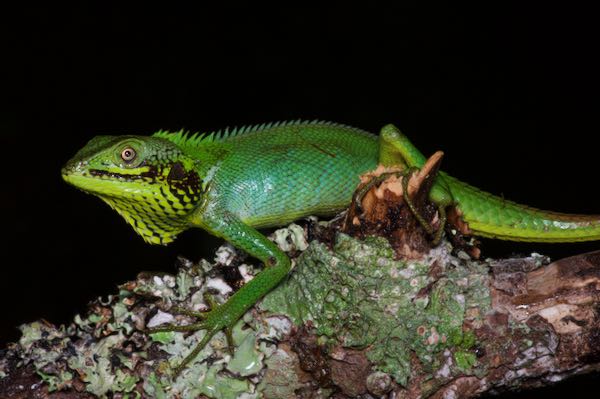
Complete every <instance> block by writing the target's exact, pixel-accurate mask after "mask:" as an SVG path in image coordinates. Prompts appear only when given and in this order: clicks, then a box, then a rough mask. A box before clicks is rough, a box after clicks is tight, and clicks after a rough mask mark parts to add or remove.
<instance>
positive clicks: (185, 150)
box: [62, 121, 600, 373]
mask: <svg viewBox="0 0 600 399" xmlns="http://www.w3.org/2000/svg"><path fill="white" fill-rule="evenodd" d="M424 162H425V157H424V156H423V155H422V154H421V153H420V152H419V151H418V150H417V149H416V148H415V147H414V146H413V145H412V144H411V143H410V141H409V140H408V139H407V138H406V136H404V135H403V134H402V133H400V131H399V130H397V129H396V128H395V127H393V126H392V125H387V126H385V127H384V128H383V129H382V131H381V134H380V135H379V136H375V135H372V134H370V133H368V132H366V131H363V130H360V129H357V128H352V127H348V126H344V125H340V124H335V123H329V122H300V121H298V122H286V123H275V124H268V125H261V126H255V127H248V128H241V129H238V130H235V131H232V132H229V131H225V132H219V133H211V134H203V135H198V134H195V135H189V134H186V133H184V132H177V133H169V132H163V131H160V132H157V133H155V134H154V135H153V136H150V137H144V136H98V137H96V138H94V139H92V140H91V141H90V142H89V143H88V144H87V145H86V146H85V147H84V148H83V149H82V150H80V151H79V152H78V153H77V154H76V155H75V157H73V159H71V160H70V161H69V162H68V163H67V164H66V165H65V167H64V168H63V170H62V175H63V178H64V179H65V180H66V181H67V182H69V183H70V184H73V185H74V186H76V187H78V188H79V189H82V190H83V191H86V192H89V193H91V194H94V195H96V196H98V197H100V198H101V199H103V200H104V201H105V202H107V203H108V204H109V205H110V206H111V207H113V208H114V209H115V210H116V211H117V212H119V213H120V214H121V215H122V216H123V217H124V218H125V219H126V220H127V221H128V222H129V223H130V224H131V225H132V226H133V228H134V229H135V230H136V231H137V232H138V233H139V234H140V235H141V236H142V237H143V238H144V239H145V240H146V241H147V242H150V243H154V244H166V243H169V242H171V241H172V240H173V239H175V237H176V236H177V234H178V233H180V232H181V231H183V230H185V229H187V228H190V227H200V228H202V229H204V230H206V231H207V232H209V233H211V234H213V235H216V236H218V237H222V238H224V239H225V240H227V241H229V242H230V243H231V244H233V245H234V246H236V247H238V248H240V249H243V250H245V251H246V252H248V253H249V254H250V255H252V256H254V257H256V258H258V259H259V260H261V261H262V262H264V263H265V265H266V266H267V267H265V269H264V270H263V271H262V272H261V273H259V274H258V275H257V276H256V277H255V278H254V279H253V280H251V281H250V282H248V283H247V284H245V285H244V286H243V287H242V288H241V289H240V290H238V291H237V292H236V293H235V294H234V295H233V296H232V297H231V298H230V299H229V300H228V301H227V302H225V303H224V304H222V305H218V306H216V305H215V306H213V307H212V309H211V310H210V311H209V312H207V314H205V316H204V317H203V318H202V320H201V321H200V322H198V323H195V324H192V325H188V326H167V327H158V328H156V329H154V331H193V330H198V329H205V330H207V333H206V335H205V336H204V339H203V340H202V342H201V343H200V344H199V345H198V347H197V348H196V349H195V350H194V351H192V353H190V354H189V355H188V357H187V358H186V359H185V360H184V362H183V363H182V364H181V365H180V366H179V367H178V368H177V369H176V373H178V372H179V371H180V370H181V368H182V367H183V366H185V364H186V363H188V362H189V361H190V360H192V359H193V358H194V357H195V356H196V354H197V353H198V352H199V351H200V350H201V349H202V347H203V346H204V345H206V343H207V342H208V340H209V339H210V338H211V337H212V335H214V334H215V333H216V332H218V331H220V330H222V329H229V328H231V327H232V325H233V324H234V323H235V321H236V320H237V319H239V318H240V317H241V316H242V315H243V314H244V313H245V312H246V310H248V309H249V308H250V307H251V306H252V305H254V303H256V301H258V300H259V299H260V298H261V297H262V296H264V295H265V294H266V293H267V292H269V291H270V290H271V289H272V288H274V287H275V286H276V285H277V284H278V283H279V282H280V281H281V280H282V279H283V278H284V277H285V275H286V274H287V273H288V271H289V268H290V261H289V259H288V258H287V256H286V255H285V254H284V253H283V252H282V251H281V250H279V249H278V248H277V247H276V245H275V244H273V243H272V242H271V241H269V240H268V239H267V238H266V237H265V236H264V235H263V234H261V233H260V232H259V231H258V230H257V229H259V228H264V227H272V226H279V225H284V224H287V223H289V222H291V221H293V220H296V219H298V218H300V217H303V216H308V215H320V216H331V215H334V214H336V213H337V212H339V211H341V210H343V209H344V208H346V207H347V206H348V205H349V204H350V201H351V197H352V193H353V192H354V190H355V188H356V186H357V184H358V183H359V175H361V174H362V173H364V172H366V171H369V170H372V169H374V168H375V167H376V166H377V164H378V163H381V164H384V165H387V166H399V167H401V168H404V169H406V168H411V167H416V168H419V167H421V166H423V164H424ZM430 199H431V201H432V202H434V203H436V204H438V206H439V207H440V209H441V210H442V209H445V208H446V207H449V206H454V207H456V209H457V210H458V212H459V214H460V215H461V216H462V218H463V219H464V221H465V222H466V223H467V224H468V227H469V229H470V231H472V232H473V234H475V235H479V236H485V237H493V238H500V239H508V240H516V241H545V242H567V241H585V240H598V239H600V216H580V215H568V214H562V213H555V212H547V211H541V210H537V209H534V208H530V207H527V206H524V205H519V204H516V203H513V202H510V201H506V200H504V199H502V198H499V197H496V196H493V195H491V194H488V193H485V192H482V191H480V190H478V189H476V188H474V187H472V186H469V185H468V184H465V183H462V182H460V181H459V180H457V179H455V178H453V177H451V176H449V175H447V174H445V173H443V172H440V174H439V175H438V177H437V179H436V182H435V184H434V186H433V188H432V190H431V193H430Z"/></svg>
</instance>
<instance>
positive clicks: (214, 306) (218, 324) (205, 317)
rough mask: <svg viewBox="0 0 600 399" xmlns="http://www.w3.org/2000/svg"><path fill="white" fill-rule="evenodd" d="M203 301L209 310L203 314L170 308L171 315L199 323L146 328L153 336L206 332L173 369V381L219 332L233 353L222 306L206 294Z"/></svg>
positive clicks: (181, 308)
mask: <svg viewBox="0 0 600 399" xmlns="http://www.w3.org/2000/svg"><path fill="white" fill-rule="evenodd" d="M204 301H205V302H206V303H207V304H208V305H209V307H210V309H209V310H208V311H204V312H197V311H193V310H190V309H187V308H184V307H180V306H173V307H171V309H170V310H171V313H175V314H183V315H186V316H189V317H193V318H196V319H200V320H201V321H199V322H196V323H192V324H186V325H176V324H163V325H160V326H158V327H152V328H147V329H146V333H147V334H154V333H158V332H195V331H198V330H206V334H205V335H204V337H203V338H202V340H201V341H200V342H199V343H198V344H197V345H196V346H195V347H194V349H192V351H191V352H190V353H189V354H188V355H187V356H186V357H185V358H184V359H183V360H182V361H181V363H180V364H178V365H177V366H176V367H175V368H174V369H173V379H175V378H177V376H178V375H179V374H180V373H181V371H183V369H185V367H186V366H187V365H188V364H189V363H190V362H191V361H192V360H194V358H195V357H196V356H198V353H200V351H201V350H202V349H203V348H204V347H205V346H206V345H207V344H208V342H209V341H210V340H211V338H212V337H213V336H214V335H215V334H216V333H218V332H219V331H221V330H225V336H226V338H227V344H228V351H229V353H232V352H233V340H232V334H231V329H232V328H233V323H231V322H228V320H229V318H228V317H227V315H226V312H225V309H224V306H223V305H221V304H219V303H217V301H215V300H214V298H213V297H212V296H211V295H210V294H208V293H205V294H204Z"/></svg>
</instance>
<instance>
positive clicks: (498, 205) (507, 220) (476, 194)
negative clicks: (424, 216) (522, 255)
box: [444, 175, 600, 242]
mask: <svg viewBox="0 0 600 399" xmlns="http://www.w3.org/2000/svg"><path fill="white" fill-rule="evenodd" d="M444 178H445V179H446V181H447V182H448V183H449V185H450V187H451V191H452V195H453V197H454V199H455V201H456V202H457V204H458V206H457V208H458V211H459V213H460V214H461V216H462V218H463V220H464V222H466V223H467V224H468V228H469V230H471V231H472V232H473V234H475V235H478V236H481V237H489V238H496V239H501V240H509V241H529V242H576V241H595V240H600V215H575V214H567V213H559V212H551V211H544V210H540V209H536V208H532V207H528V206H526V205H521V204H517V203H515V202H512V201H507V200H505V199H503V198H500V197H497V196H494V195H492V194H489V193H486V192H484V191H481V190H479V189H477V188H475V187H473V186H470V185H468V184H466V183H463V182H461V181H459V180H457V179H454V178H453V177H450V176H447V175H446V176H444Z"/></svg>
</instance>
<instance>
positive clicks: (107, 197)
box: [64, 163, 202, 245]
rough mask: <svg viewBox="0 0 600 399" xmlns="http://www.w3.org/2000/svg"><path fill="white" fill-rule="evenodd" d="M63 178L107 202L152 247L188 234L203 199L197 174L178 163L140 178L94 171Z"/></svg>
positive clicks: (139, 175)
mask: <svg viewBox="0 0 600 399" xmlns="http://www.w3.org/2000/svg"><path fill="white" fill-rule="evenodd" d="M64 177H65V180H67V181H68V182H69V183H71V184H73V185H75V186H76V187H78V188H79V189H81V190H83V191H85V192H87V193H90V194H92V195H95V196H97V197H99V198H100V199H102V200H103V201H104V202H106V203H107V204H108V205H109V206H110V207H111V208H113V209H114V210H116V211H117V212H118V213H119V214H120V215H121V216H122V217H123V218H124V219H125V220H126V221H127V222H128V223H129V224H130V225H131V226H132V227H133V229H134V230H135V231H136V233H138V234H139V235H140V236H142V238H143V239H144V240H145V241H146V242H148V243H151V244H163V245H164V244H168V243H170V242H171V241H173V240H174V239H175V238H176V237H177V235H178V234H179V233H181V232H182V231H184V230H186V229H187V228H188V227H189V222H188V219H189V215H190V214H191V213H192V212H193V211H194V209H195V208H196V206H197V205H198V204H199V202H200V198H201V196H202V184H201V181H200V179H199V176H198V174H197V172H196V171H195V170H185V169H184V168H183V167H182V165H181V164H179V163H175V164H166V165H164V166H162V167H159V166H152V167H149V168H147V169H146V170H145V171H144V172H143V173H138V174H127V173H119V172H114V171H105V170H99V169H91V170H89V171H88V172H87V173H85V175H79V176H73V175H71V176H64Z"/></svg>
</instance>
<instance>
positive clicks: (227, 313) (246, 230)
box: [148, 211, 290, 377]
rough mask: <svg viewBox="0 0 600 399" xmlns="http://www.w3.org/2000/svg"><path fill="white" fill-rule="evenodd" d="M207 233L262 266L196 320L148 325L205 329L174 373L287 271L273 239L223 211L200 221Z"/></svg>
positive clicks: (287, 264) (164, 328)
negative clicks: (176, 323)
mask: <svg viewBox="0 0 600 399" xmlns="http://www.w3.org/2000/svg"><path fill="white" fill-rule="evenodd" d="M199 224H200V225H201V227H202V228H204V229H205V230H207V231H208V232H209V233H211V234H214V235H216V236H218V237H222V238H224V239H225V240H226V241H228V242H230V243H231V244H232V245H234V246H235V247H237V248H239V249H242V250H244V251H246V252H248V253H249V254H250V255H251V256H254V257H255V258H257V259H259V260H261V261H262V262H263V263H264V264H265V269H264V270H263V271H262V272H260V273H259V274H258V275H256V276H255V277H254V278H253V279H252V280H251V281H249V282H248V283H246V284H245V285H244V286H243V287H242V288H240V289H239V290H238V291H237V292H236V293H235V294H234V295H233V296H232V297H231V298H229V300H228V301H227V302H225V303H223V304H221V305H216V304H214V303H213V304H212V306H211V309H210V310H209V311H208V312H206V313H204V314H203V315H202V320H201V321H200V322H198V323H194V324H190V325H185V326H176V325H166V326H159V327H156V328H152V329H149V330H148V332H149V333H154V332H164V331H181V332H186V331H197V330H206V335H205V336H204V337H203V339H202V340H201V341H200V343H199V344H198V345H197V346H196V347H195V348H194V349H193V350H192V351H191V352H190V353H189V354H188V355H187V356H186V358H185V359H184V360H183V361H182V362H181V364H179V365H177V366H176V367H175V369H174V377H176V376H177V375H178V374H179V373H180V372H181V371H182V370H183V369H184V368H185V367H186V365H187V364H188V363H189V362H191V361H192V360H193V359H194V358H195V357H196V356H197V355H198V353H199V352H200V351H201V350H202V349H203V348H204V346H206V345H207V344H208V342H209V341H210V339H211V338H212V337H213V336H214V335H215V334H216V333H217V332H219V331H221V330H226V331H227V330H230V329H231V328H232V327H233V325H234V324H235V323H236V321H237V320H238V319H239V318H241V317H242V316H243V315H244V313H246V311H247V310H248V309H250V308H251V307H252V306H253V305H254V304H255V303H256V302H258V300H260V299H261V298H262V297H263V296H264V295H266V294H267V293H268V292H269V291H271V290H272V289H273V288H274V287H275V286H276V285H277V284H278V283H279V282H280V281H281V280H282V279H283V278H284V277H285V276H286V275H287V274H288V272H289V270H290V260H289V258H288V257H287V255H286V254H285V253H284V252H283V251H281V250H280V249H279V248H278V247H277V246H276V245H275V244H274V243H273V242H271V241H269V240H268V239H267V238H266V237H265V236H264V235H263V234H261V233H260V232H258V231H257V230H256V229H254V228H252V227H250V226H248V225H246V224H245V223H243V222H242V221H240V220H239V219H238V218H236V217H235V216H233V215H231V214H229V213H228V212H226V211H222V212H215V211H213V212H212V215H211V216H210V217H209V218H207V217H206V216H204V217H203V220H202V221H201V222H200V223H199Z"/></svg>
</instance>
